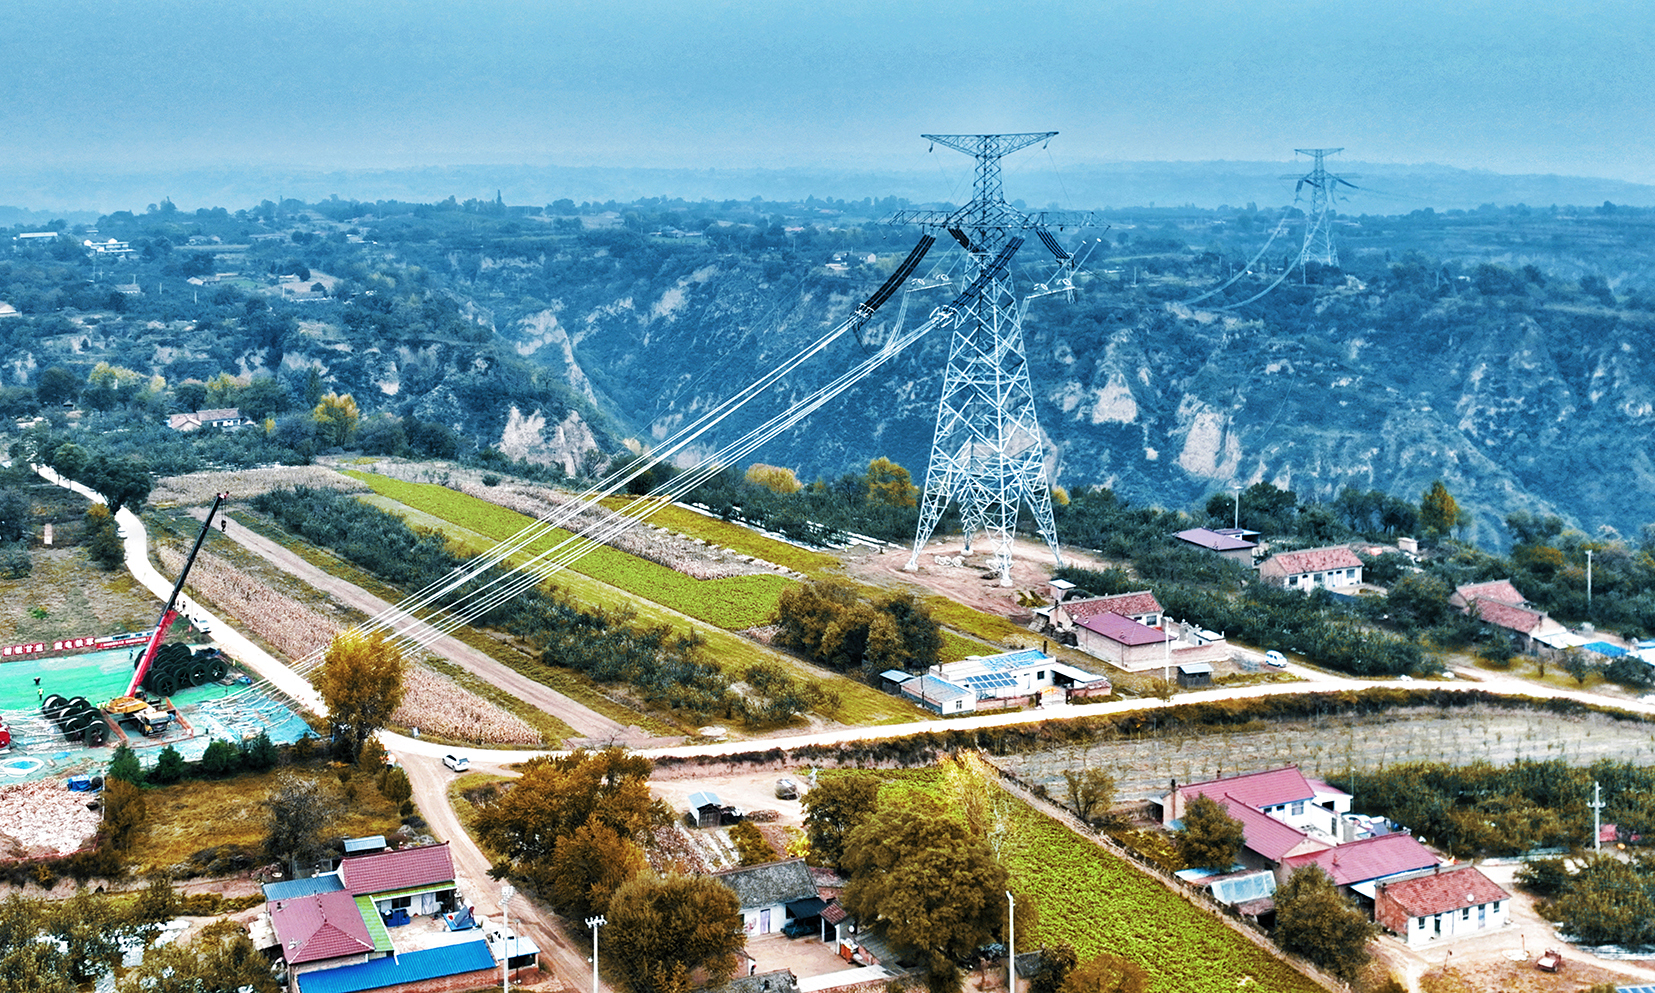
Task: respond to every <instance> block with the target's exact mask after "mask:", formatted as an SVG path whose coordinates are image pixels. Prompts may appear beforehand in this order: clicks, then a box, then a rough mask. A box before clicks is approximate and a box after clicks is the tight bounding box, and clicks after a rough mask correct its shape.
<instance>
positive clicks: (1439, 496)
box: [1419, 479, 1460, 540]
mask: <svg viewBox="0 0 1655 993" xmlns="http://www.w3.org/2000/svg"><path fill="white" fill-rule="evenodd" d="M1459 523H1460V505H1459V504H1458V503H1457V502H1455V500H1454V497H1453V496H1452V495H1451V494H1450V493H1449V492H1448V487H1446V486H1444V485H1443V484H1442V480H1440V479H1439V480H1437V481H1436V482H1434V483H1432V484H1431V488H1430V489H1428V490H1426V491H1425V495H1424V496H1423V497H1421V498H1420V501H1419V526H1420V528H1421V529H1422V530H1423V531H1424V532H1425V535H1426V537H1428V538H1431V539H1433V540H1440V539H1442V538H1446V537H1448V535H1449V533H1450V532H1452V531H1453V530H1454V526H1455V525H1456V524H1459Z"/></svg>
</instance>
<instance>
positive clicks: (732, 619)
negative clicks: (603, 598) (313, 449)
mask: <svg viewBox="0 0 1655 993" xmlns="http://www.w3.org/2000/svg"><path fill="white" fill-rule="evenodd" d="M346 475H348V476H350V477H351V478H353V479H358V480H360V481H362V482H364V483H366V484H367V485H369V486H370V487H372V488H373V490H374V492H375V493H378V494H380V495H381V496H385V497H389V498H391V499H393V500H395V501H397V502H398V503H401V504H403V505H404V506H407V507H411V508H413V509H415V510H418V511H421V512H423V513H426V514H430V515H433V516H435V517H439V518H441V519H443V520H445V521H448V522H450V523H452V524H457V525H459V526H461V527H463V528H466V529H467V530H470V531H474V532H476V533H477V534H480V535H483V536H484V537H486V538H489V539H490V540H492V541H505V540H506V539H508V538H511V537H512V536H513V535H515V534H517V533H518V532H520V531H522V530H523V529H524V528H526V527H529V526H530V525H532V524H533V523H534V520H533V519H532V518H529V517H527V516H525V515H523V514H520V513H518V512H517V511H514V510H508V509H506V508H504V507H499V506H496V505H494V504H491V503H488V502H487V501H485V500H479V499H476V498H474V497H469V496H466V495H465V494H463V493H456V492H455V491H453V490H451V489H449V488H447V487H445V486H438V485H436V484H435V483H410V482H405V481H403V480H400V479H392V478H390V477H388V476H382V475H379V474H377V473H366V472H355V471H352V472H347V473H346ZM569 537H570V534H569V532H567V531H564V530H561V529H556V530H552V531H549V532H547V533H546V534H545V535H543V536H541V537H539V538H536V539H535V540H534V541H532V542H530V543H529V544H527V545H526V546H524V549H523V550H524V552H525V553H527V555H534V554H539V553H541V552H544V551H546V550H547V549H550V548H552V547H553V546H555V545H556V544H558V543H559V542H561V541H563V540H564V539H566V538H569ZM527 555H526V556H525V557H527ZM569 570H570V571H572V572H578V573H580V574H581V575H583V576H587V577H590V578H592V579H596V580H598V581H599V582H603V583H607V584H609V585H610V586H613V587H615V588H617V589H621V590H625V591H627V592H628V593H634V594H637V595H638V596H641V597H643V598H645V599H647V600H651V601H653V602H655V603H660V604H671V605H672V607H673V609H674V610H677V611H679V612H680V613H683V614H687V615H688V616H690V617H693V618H695V619H696V620H699V621H705V622H707V623H709V624H716V625H717V626H719V627H721V628H724V629H726V630H730V631H741V630H744V629H746V628H750V627H757V626H758V625H761V624H763V623H764V622H765V619H766V618H768V617H769V616H770V615H771V614H772V613H773V612H774V611H775V609H776V601H777V599H778V598H779V597H780V596H781V594H782V591H783V590H784V589H786V588H787V586H788V585H789V584H790V583H791V580H788V579H785V578H783V577H781V576H735V577H731V578H728V579H691V578H690V577H688V576H686V575H684V574H683V573H681V572H677V571H674V570H672V569H668V568H667V567H666V566H663V565H657V564H656V563H654V562H650V561H647V560H645V559H640V558H637V557H635V556H632V555H627V554H626V553H624V552H619V551H616V550H615V549H612V548H609V547H607V546H604V545H598V546H596V547H594V548H592V549H591V550H590V551H588V552H587V553H586V554H585V555H583V556H582V557H581V558H580V559H579V560H578V561H576V562H574V563H573V564H571V565H570V566H569Z"/></svg>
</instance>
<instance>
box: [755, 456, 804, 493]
mask: <svg viewBox="0 0 1655 993" xmlns="http://www.w3.org/2000/svg"><path fill="white" fill-rule="evenodd" d="M747 481H748V482H749V483H753V484H755V485H758V486H762V487H764V488H765V489H767V490H769V491H770V492H772V493H781V494H784V495H785V494H788V493H797V492H799V491H800V490H801V489H803V488H804V486H803V485H802V484H801V483H800V482H799V477H798V476H797V475H795V474H794V472H793V470H792V469H785V468H783V467H781V466H775V465H765V464H764V463H763V462H754V463H753V464H752V465H750V466H748V467H747Z"/></svg>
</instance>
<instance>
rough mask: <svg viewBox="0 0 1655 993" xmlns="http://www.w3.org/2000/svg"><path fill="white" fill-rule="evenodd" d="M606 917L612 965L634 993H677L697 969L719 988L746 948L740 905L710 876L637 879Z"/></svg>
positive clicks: (611, 904) (614, 901)
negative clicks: (685, 979)
mask: <svg viewBox="0 0 1655 993" xmlns="http://www.w3.org/2000/svg"><path fill="white" fill-rule="evenodd" d="M605 916H607V917H608V918H609V926H608V927H607V928H605V929H604V932H603V935H604V938H605V939H606V940H607V941H608V942H609V949H610V950H609V953H608V959H607V960H608V961H610V962H614V963H616V964H617V967H618V968H619V970H620V973H621V975H622V977H623V978H624V979H625V981H626V984H627V986H628V987H629V988H630V989H631V990H632V991H633V993H676V988H677V987H678V986H679V983H681V982H682V980H683V978H684V977H686V976H687V974H688V973H690V972H692V971H694V970H696V969H705V970H706V972H707V976H708V978H709V979H710V985H712V986H720V985H722V984H724V983H726V982H728V981H729V979H730V977H731V976H732V975H733V974H734V973H735V970H736V962H737V958H736V954H737V953H738V952H740V951H741V950H742V949H743V948H745V947H746V945H747V932H746V929H745V928H744V927H743V922H742V917H741V901H740V900H739V899H737V897H736V893H735V890H732V889H730V888H729V887H728V886H725V885H724V884H723V883H721V882H719V881H718V880H716V879H713V878H712V877H710V876H678V875H670V876H664V877H657V876H652V875H647V874H646V875H639V876H636V877H634V878H633V879H632V880H631V881H629V882H627V883H626V884H625V885H623V886H621V887H620V889H618V890H616V891H615V896H614V898H613V899H612V900H610V902H609V912H608V914H606V915H605Z"/></svg>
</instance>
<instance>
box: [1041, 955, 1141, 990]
mask: <svg viewBox="0 0 1655 993" xmlns="http://www.w3.org/2000/svg"><path fill="white" fill-rule="evenodd" d="M1147 989H1149V973H1147V972H1145V971H1144V968H1143V966H1141V965H1139V964H1138V963H1136V962H1133V961H1132V960H1131V959H1124V958H1121V957H1120V956H1119V955H1111V954H1109V953H1108V952H1104V953H1103V954H1101V955H1099V956H1098V957H1097V958H1094V959H1090V960H1088V961H1086V962H1083V963H1081V964H1080V965H1078V966H1076V967H1075V968H1074V969H1072V970H1071V971H1070V972H1069V974H1068V976H1067V977H1065V978H1064V980H1063V985H1062V986H1061V987H1059V993H1144V991H1145V990H1147Z"/></svg>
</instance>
